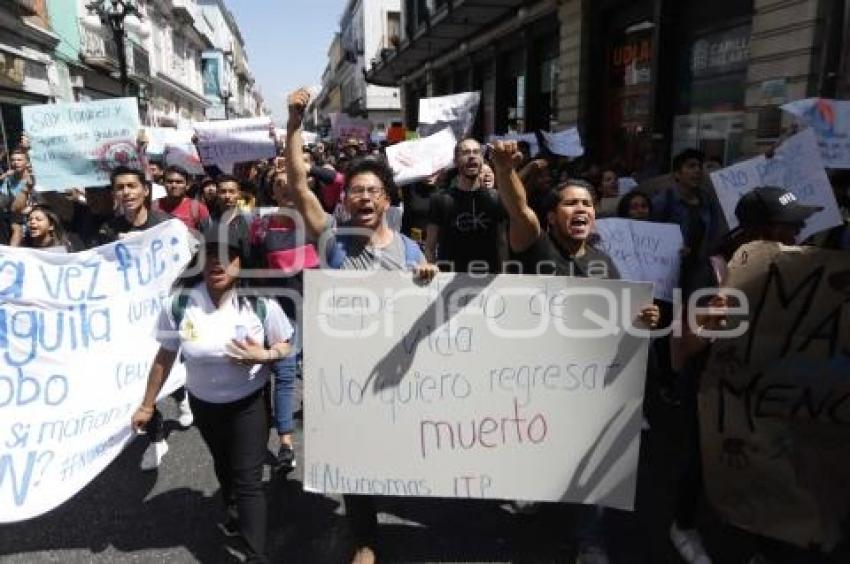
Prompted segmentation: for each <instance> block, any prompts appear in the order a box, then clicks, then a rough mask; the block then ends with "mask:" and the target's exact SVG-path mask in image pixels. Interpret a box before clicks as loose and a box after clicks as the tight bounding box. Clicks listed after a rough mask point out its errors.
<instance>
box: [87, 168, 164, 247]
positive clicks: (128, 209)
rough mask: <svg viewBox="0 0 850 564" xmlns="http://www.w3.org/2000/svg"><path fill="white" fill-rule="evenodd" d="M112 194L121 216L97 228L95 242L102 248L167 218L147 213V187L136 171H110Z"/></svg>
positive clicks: (125, 169)
mask: <svg viewBox="0 0 850 564" xmlns="http://www.w3.org/2000/svg"><path fill="white" fill-rule="evenodd" d="M111 181H112V182H111V183H112V194H113V197H114V198H115V200H116V203H117V205H118V206H119V209H120V210H121V213H120V214H119V215H116V216H115V217H111V218H109V219H108V220H106V221H105V222H104V223H103V224H102V225H101V226H100V229H98V232H97V235H96V242H97V244H98V245H105V244H107V243H112V242H113V241H117V240H118V239H121V238H122V237H123V236H124V235H126V234H128V233H132V232H134V231H144V230H145V229H150V228H151V227H153V226H154V225H158V224H160V223H162V222H164V221H168V220H169V219H171V216H170V215H168V214H167V213H164V212H160V211H155V210H151V208H150V188H148V186H147V183H146V181H145V177H144V174H143V173H142V171H140V170H136V169H132V168H127V167H118V168H116V169H115V170H114V171H112V176H111Z"/></svg>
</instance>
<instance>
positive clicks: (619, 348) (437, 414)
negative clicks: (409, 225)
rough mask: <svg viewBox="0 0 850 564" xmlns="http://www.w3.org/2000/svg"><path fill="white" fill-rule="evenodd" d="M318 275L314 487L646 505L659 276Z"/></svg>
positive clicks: (312, 352)
mask: <svg viewBox="0 0 850 564" xmlns="http://www.w3.org/2000/svg"><path fill="white" fill-rule="evenodd" d="M305 277H306V279H305V291H306V295H305V308H304V311H305V319H310V320H313V321H312V322H311V323H308V324H306V325H305V346H304V353H305V358H304V371H305V377H304V387H305V392H304V393H305V402H304V405H305V410H306V412H305V418H304V419H305V421H308V422H309V424H308V425H307V426H306V429H305V441H304V444H305V457H306V460H305V462H306V464H305V472H304V479H305V482H304V487H305V489H306V490H308V491H315V492H327V493H347V494H348V493H355V494H370V495H400V496H434V497H451V498H488V499H524V500H543V501H569V502H578V503H589V504H600V505H606V506H609V507H616V508H620V509H625V510H631V509H632V508H633V507H634V496H635V487H636V483H637V463H638V451H639V447H640V429H641V420H642V409H641V406H642V401H643V386H644V377H645V370H646V359H647V346H648V342H649V341H648V337H647V336H646V335H637V334H634V331H632V332H631V333H630V332H628V331H626V330H625V327H626V326H629V325H631V321H632V320H633V319H636V318H637V316H638V312H639V309H640V307H641V305H642V304H646V303H648V302H649V300H650V286H649V284H643V283H632V282H619V281H599V280H589V279H580V278H572V277H539V276H519V275H516V276H507V275H504V276H489V277H486V278H483V279H482V278H481V277H471V276H469V275H467V274H440V275H438V276H437V277H436V278H435V279H434V280H433V281H432V282H431V283H430V284H428V285H425V286H423V285H420V284H417V283H416V282H415V281H414V279H413V277H412V276H411V275H410V273H405V272H368V273H364V272H356V271H327V270H324V271H323V270H318V271H307V272H305ZM609 297H610V300H608V299H607V298H609ZM592 320H593V321H592ZM603 320H604V321H603ZM331 350H332V351H334V354H332V355H331V354H327V351H331ZM364 437H368V440H364ZM529 476H533V477H534V479H533V480H530V479H529Z"/></svg>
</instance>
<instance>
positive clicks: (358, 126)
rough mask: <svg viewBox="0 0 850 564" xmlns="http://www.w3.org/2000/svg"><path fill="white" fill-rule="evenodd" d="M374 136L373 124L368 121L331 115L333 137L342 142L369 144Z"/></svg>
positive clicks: (335, 114)
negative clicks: (352, 141) (363, 142)
mask: <svg viewBox="0 0 850 564" xmlns="http://www.w3.org/2000/svg"><path fill="white" fill-rule="evenodd" d="M371 135H372V122H371V121H369V120H368V119H363V118H355V117H351V116H350V115H348V114H343V113H336V112H335V113H332V114H331V137H332V138H333V139H337V140H338V141H340V142H343V143H344V142H345V141H348V140H349V139H351V138H352V137H353V138H354V139H357V140H358V141H365V142H366V143H368V142H369V140H370V137H371Z"/></svg>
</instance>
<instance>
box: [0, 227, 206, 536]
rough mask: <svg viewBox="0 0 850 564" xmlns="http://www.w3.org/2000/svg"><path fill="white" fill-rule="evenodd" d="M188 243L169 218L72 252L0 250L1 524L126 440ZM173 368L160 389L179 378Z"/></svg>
mask: <svg viewBox="0 0 850 564" xmlns="http://www.w3.org/2000/svg"><path fill="white" fill-rule="evenodd" d="M194 244H195V243H194V239H192V238H191V237H190V236H189V232H188V230H187V229H186V227H185V226H184V225H183V224H182V223H181V222H180V221H177V220H171V221H168V222H166V223H164V224H161V225H158V226H156V227H154V228H151V229H149V230H147V231H144V232H141V233H138V234H134V235H131V236H129V237H127V238H126V239H123V240H122V241H120V242H117V243H112V244H110V245H104V246H102V247H98V248H96V249H92V250H88V251H84V252H81V253H76V254H59V253H51V252H46V251H38V250H32V249H22V248H12V247H3V248H2V250H0V298H2V305H0V445H2V449H0V523H4V522H11V521H20V520H23V519H29V518H31V517H35V516H38V515H41V514H42V513H45V512H47V511H50V510H51V509H53V508H54V507H57V506H58V505H60V504H61V503H63V502H64V501H66V500H67V499H69V498H71V497H72V496H73V495H74V494H76V493H77V492H78V491H80V490H81V489H82V488H83V487H85V486H86V484H88V483H89V482H91V481H92V480H93V479H94V478H95V476H97V475H98V474H99V473H100V472H101V471H102V470H103V469H104V468H106V466H107V465H109V463H110V462H112V460H114V459H115V457H116V456H118V454H119V453H120V452H121V449H122V448H124V446H125V445H126V444H127V442H128V441H129V440H130V439H132V438H133V436H134V435H133V434H132V433H131V431H130V416H131V415H132V413H133V410H134V409H135V408H136V407H137V406H138V405H139V403H140V402H141V399H142V396H143V395H144V390H145V384H146V382H147V376H148V371H149V369H150V365H151V363H152V362H153V358H154V355H155V354H156V351H157V349H158V344H157V342H156V340H155V338H154V337H155V332H154V329H155V327H156V321H157V317H158V315H159V312H160V310H161V304H162V303H163V302H164V300H165V299H166V298H167V297H168V295H169V292H170V289H171V285H172V283H173V282H174V280H175V279H176V278H177V277H178V275H179V274H180V273H181V272H182V270H183V269H184V267H185V266H186V264H188V262H189V260H190V258H191V255H192V251H193V246H194ZM178 367H181V368H182V365H179V364H178V365H175V368H178ZM172 373H173V374H172V376H171V378H169V382H168V384H169V386H168V387H167V388H166V389H164V390H163V392H164V393H168V392H170V391H173V390H174V389H175V388H176V387H179V386H181V385H182V383H183V379H184V378H183V377H184V374H185V373H179V371H178V370H172Z"/></svg>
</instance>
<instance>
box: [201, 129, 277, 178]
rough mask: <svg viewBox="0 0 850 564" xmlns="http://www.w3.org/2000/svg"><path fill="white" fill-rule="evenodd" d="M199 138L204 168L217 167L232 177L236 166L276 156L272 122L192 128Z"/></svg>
mask: <svg viewBox="0 0 850 564" xmlns="http://www.w3.org/2000/svg"><path fill="white" fill-rule="evenodd" d="M193 126H194V129H195V132H196V133H197V135H198V153H199V154H200V157H201V162H203V163H204V164H205V165H216V166H218V168H220V169H221V170H222V171H223V172H226V173H232V172H233V165H235V164H237V163H244V162H249V161H257V160H261V159H270V158H272V157H274V156H275V155H276V154H277V147H276V146H275V142H274V140H275V137H274V135H275V134H274V133H273V129H272V128H273V126H272V121H271V118H268V117H264V118H245V119H231V120H225V121H201V122H196V123H195V124H193Z"/></svg>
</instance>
